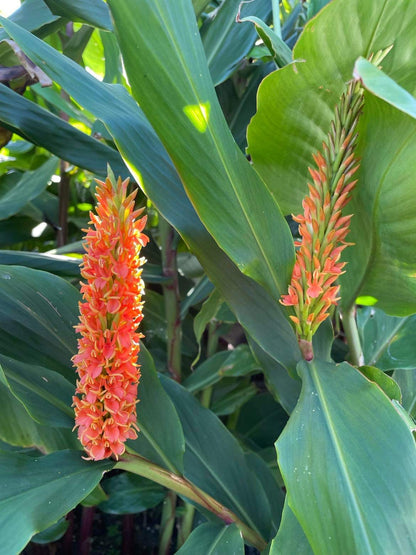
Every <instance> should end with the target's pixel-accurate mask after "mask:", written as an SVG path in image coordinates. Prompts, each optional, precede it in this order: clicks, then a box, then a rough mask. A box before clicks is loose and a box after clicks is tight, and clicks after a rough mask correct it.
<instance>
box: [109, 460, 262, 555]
mask: <svg viewBox="0 0 416 555" xmlns="http://www.w3.org/2000/svg"><path fill="white" fill-rule="evenodd" d="M115 468H117V469H122V470H127V471H128V472H133V473H134V474H138V475H139V476H143V477H144V478H148V479H149V480H152V481H153V482H156V483H157V484H160V485H161V486H164V487H166V488H168V489H170V490H172V491H174V492H176V493H177V494H179V495H181V496H184V497H186V498H188V499H189V500H190V501H193V502H195V503H198V505H200V506H201V507H204V508H205V509H207V510H208V511H210V512H212V513H213V514H214V515H216V516H217V517H218V518H220V519H221V520H222V521H223V522H224V523H226V524H231V523H235V524H236V525H237V527H238V528H239V529H240V530H241V533H242V535H243V537H244V539H245V540H246V541H247V543H249V544H251V545H253V546H254V547H256V548H257V549H258V550H259V551H262V550H263V549H265V548H266V545H267V542H266V541H265V540H264V539H263V538H262V537H261V536H260V535H259V534H258V533H257V532H256V531H254V530H252V529H251V528H250V527H249V526H247V524H245V523H244V522H243V521H242V520H240V519H239V518H238V516H237V515H235V514H234V513H233V512H232V511H230V510H229V509H227V507H224V505H221V503H219V502H218V501H216V500H215V499H214V498H213V497H211V496H210V495H209V494H208V493H205V492H204V491H202V490H201V489H199V488H198V487H197V486H195V485H194V484H192V483H191V482H189V481H188V480H187V479H186V478H184V477H183V476H178V475H177V474H174V473H173V472H169V471H168V470H165V469H164V468H161V467H160V466H157V465H156V464H154V463H151V462H150V461H148V460H146V459H144V458H142V457H140V456H138V455H133V454H131V453H125V454H124V455H123V456H122V457H120V459H119V461H118V462H117V464H116V465H115Z"/></svg>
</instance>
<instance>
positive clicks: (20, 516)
mask: <svg viewBox="0 0 416 555" xmlns="http://www.w3.org/2000/svg"><path fill="white" fill-rule="evenodd" d="M114 464H115V463H114V461H108V460H107V461H100V462H94V463H92V462H87V461H84V460H83V459H82V458H81V453H79V452H76V451H61V452H59V453H53V454H52V455H47V456H45V457H28V456H25V455H18V454H13V453H10V452H0V472H1V476H2V482H3V486H2V488H1V492H0V520H1V522H2V547H1V552H2V553H4V554H6V553H19V552H20V551H21V550H22V549H23V548H24V547H25V545H26V544H27V543H28V541H29V540H30V538H31V537H32V536H33V535H34V534H36V533H37V532H41V531H42V530H45V529H46V528H48V527H49V526H50V525H51V524H53V523H54V522H56V521H57V520H58V519H59V518H61V517H62V516H64V515H65V514H66V513H67V512H69V511H70V510H71V509H73V508H74V507H75V506H76V505H78V503H79V502H80V501H82V499H83V498H84V497H85V496H86V495H88V493H89V492H90V491H91V490H92V489H93V488H94V487H95V486H96V485H97V484H98V482H99V481H100V480H101V477H102V475H103V473H104V472H106V471H108V470H110V469H111V468H112V467H113V466H114Z"/></svg>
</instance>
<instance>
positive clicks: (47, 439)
mask: <svg viewBox="0 0 416 555" xmlns="http://www.w3.org/2000/svg"><path fill="white" fill-rule="evenodd" d="M0 406H1V407H2V417H1V418H0V439H1V440H2V441H5V442H7V443H9V444H10V445H15V446H19V447H34V448H36V449H38V450H39V451H41V452H43V453H51V452H53V451H59V450H61V449H80V448H81V445H80V443H79V442H78V440H77V438H76V434H75V433H73V432H71V430H69V429H67V428H52V427H51V426H41V425H40V424H37V423H36V422H35V421H34V420H33V419H32V418H31V417H30V416H29V414H28V412H27V410H26V409H25V408H24V406H23V405H22V403H21V402H20V401H18V400H17V398H16V397H15V396H14V395H13V394H12V392H11V391H10V390H9V389H8V388H7V387H6V386H5V385H3V384H2V383H0Z"/></svg>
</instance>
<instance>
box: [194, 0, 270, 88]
mask: <svg viewBox="0 0 416 555" xmlns="http://www.w3.org/2000/svg"><path fill="white" fill-rule="evenodd" d="M271 11H272V9H271V4H270V2H269V0H256V2H252V3H247V4H241V0H227V2H223V3H222V4H220V6H219V7H218V8H217V9H216V10H214V11H213V12H211V14H210V15H209V17H208V18H207V20H206V21H205V23H204V25H203V27H202V29H201V39H202V44H203V46H204V50H205V55H206V57H207V63H208V67H209V71H210V73H211V78H212V80H213V82H214V85H218V84H219V83H222V82H223V81H225V79H227V78H228V77H229V76H230V75H231V74H232V73H233V71H234V70H235V69H236V68H237V65H238V64H239V63H240V62H241V60H242V59H243V58H244V56H246V55H247V54H248V53H249V51H250V49H251V48H252V46H253V45H254V43H255V42H256V39H257V34H256V31H255V29H254V28H253V27H252V26H250V25H240V24H239V23H238V21H236V17H237V14H238V13H239V12H240V15H241V17H248V16H254V17H257V18H259V19H262V20H267V19H269V18H270V15H271Z"/></svg>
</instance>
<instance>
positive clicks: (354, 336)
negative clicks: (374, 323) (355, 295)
mask: <svg viewBox="0 0 416 555" xmlns="http://www.w3.org/2000/svg"><path fill="white" fill-rule="evenodd" d="M342 324H343V327H344V332H345V337H346V338H347V343H348V347H349V349H350V360H351V362H352V364H354V366H362V365H363V364H364V355H363V350H362V348H361V341H360V335H359V333H358V328H357V322H356V320H355V305H352V306H351V308H349V310H347V311H345V312H343V313H342Z"/></svg>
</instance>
